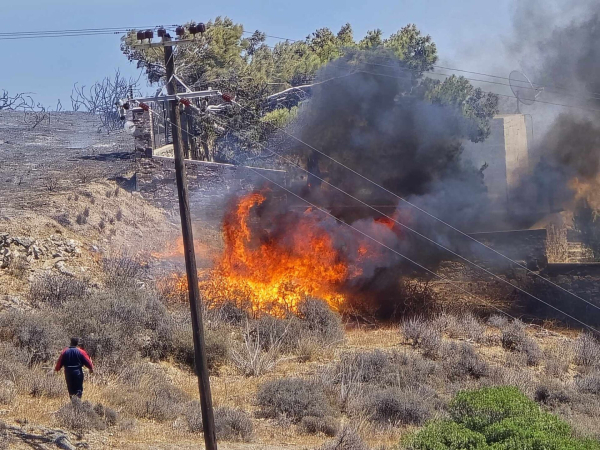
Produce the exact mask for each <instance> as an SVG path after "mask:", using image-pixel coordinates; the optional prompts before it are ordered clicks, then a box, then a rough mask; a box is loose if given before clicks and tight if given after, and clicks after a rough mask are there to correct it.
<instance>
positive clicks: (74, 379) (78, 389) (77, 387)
mask: <svg viewBox="0 0 600 450" xmlns="http://www.w3.org/2000/svg"><path fill="white" fill-rule="evenodd" d="M65 380H66V381H67V389H68V390H69V397H73V396H74V395H76V396H77V397H79V398H81V396H82V395H83V370H81V369H75V370H65Z"/></svg>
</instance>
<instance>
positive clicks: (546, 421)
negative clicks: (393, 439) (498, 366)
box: [404, 386, 600, 450]
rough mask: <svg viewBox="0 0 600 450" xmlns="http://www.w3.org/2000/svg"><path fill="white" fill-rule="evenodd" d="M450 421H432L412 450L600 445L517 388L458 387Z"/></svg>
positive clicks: (591, 448) (593, 449)
mask: <svg viewBox="0 0 600 450" xmlns="http://www.w3.org/2000/svg"><path fill="white" fill-rule="evenodd" d="M450 416H451V418H452V420H447V421H436V422H431V423H430V424H429V425H427V426H426V427H425V428H424V429H423V430H421V431H420V432H418V433H416V434H413V435H411V436H410V437H409V438H408V439H407V440H406V441H405V442H404V446H405V448H406V449H409V450H584V449H586V450H600V443H599V442H598V441H594V440H591V439H579V438H575V437H574V436H573V430H572V428H571V426H570V425H569V424H567V423H566V422H564V421H563V420H561V419H559V418H558V417H556V416H554V415H552V414H550V413H547V412H544V411H542V410H540V409H539V407H538V406H537V405H536V404H535V403H534V402H533V401H532V400H529V399H528V398H527V397H526V396H525V395H523V393H521V392H520V391H519V390H518V389H517V388H514V387H508V386H501V387H491V388H483V389H479V390H476V391H463V392H459V393H458V394H457V395H456V397H455V398H454V400H453V401H452V402H451V404H450Z"/></svg>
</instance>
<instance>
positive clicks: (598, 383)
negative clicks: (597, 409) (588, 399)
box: [575, 372, 600, 396]
mask: <svg viewBox="0 0 600 450" xmlns="http://www.w3.org/2000/svg"><path fill="white" fill-rule="evenodd" d="M575 385H576V386H577V389H578V390H579V392H586V393H589V394H594V395H598V396H600V372H593V373H590V374H588V375H585V376H583V377H581V378H578V379H577V381H576V382H575Z"/></svg>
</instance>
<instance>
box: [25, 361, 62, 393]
mask: <svg viewBox="0 0 600 450" xmlns="http://www.w3.org/2000/svg"><path fill="white" fill-rule="evenodd" d="M19 388H20V390H21V391H23V392H25V393H27V394H28V395H31V396H32V397H46V398H58V397H62V396H67V395H68V393H67V387H66V384H65V380H64V378H63V377H62V376H60V375H58V374H53V373H48V371H46V370H43V369H42V368H41V367H40V368H35V369H34V370H32V371H31V372H30V373H29V375H28V376H27V377H24V378H23V380H22V381H21V383H19Z"/></svg>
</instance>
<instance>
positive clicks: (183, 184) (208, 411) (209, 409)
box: [163, 36, 217, 450]
mask: <svg viewBox="0 0 600 450" xmlns="http://www.w3.org/2000/svg"><path fill="white" fill-rule="evenodd" d="M170 41H171V39H170V38H169V37H168V36H167V37H165V38H163V44H164V49H165V67H166V70H167V93H168V94H169V95H176V94H177V85H176V81H175V79H174V77H173V74H174V73H175V61H174V56H173V45H174V44H176V42H170ZM169 42H170V44H171V45H168V44H167V43H169ZM169 113H170V115H169V116H170V120H171V133H172V135H173V152H174V154H175V176H176V178H177V194H178V196H179V215H180V216H181V232H182V234H183V248H184V253H185V269H186V272H187V280H188V292H189V296H190V310H191V314H192V328H193V333H194V361H195V363H196V375H197V376H198V389H199V390H200V405H201V407H202V428H203V429H204V443H205V446H206V450H217V438H216V434H215V419H214V414H213V406H212V395H211V393H210V380H209V373H208V364H207V361H206V345H205V343H204V326H203V324H202V313H201V308H202V306H201V305H200V290H199V289H198V270H197V268H196V254H195V252H194V237H193V233H192V220H191V217H190V203H189V200H188V191H187V180H186V174H185V164H184V158H183V144H182V140H181V117H180V113H179V101H178V100H177V99H174V100H169Z"/></svg>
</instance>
